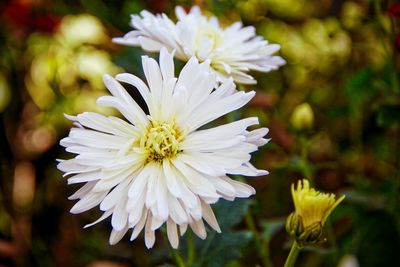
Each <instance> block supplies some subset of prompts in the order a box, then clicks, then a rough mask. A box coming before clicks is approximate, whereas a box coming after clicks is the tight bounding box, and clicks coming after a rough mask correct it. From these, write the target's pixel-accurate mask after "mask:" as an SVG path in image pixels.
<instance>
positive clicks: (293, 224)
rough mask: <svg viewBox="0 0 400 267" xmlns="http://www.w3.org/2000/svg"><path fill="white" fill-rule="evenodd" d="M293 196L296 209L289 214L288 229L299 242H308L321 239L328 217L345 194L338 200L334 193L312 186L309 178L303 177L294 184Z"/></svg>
mask: <svg viewBox="0 0 400 267" xmlns="http://www.w3.org/2000/svg"><path fill="white" fill-rule="evenodd" d="M292 197H293V203H294V207H295V211H294V213H292V214H291V215H290V216H289V218H288V220H287V223H286V229H287V230H288V232H289V233H290V234H291V235H294V236H295V237H296V239H297V241H298V242H299V244H307V243H314V242H319V241H321V237H322V227H323V226H324V224H325V221H326V219H327V218H328V216H329V214H331V212H332V211H333V209H334V208H336V206H337V205H339V203H340V202H342V200H343V199H344V197H345V196H344V195H343V196H341V197H340V198H339V199H337V200H336V199H335V195H334V194H327V193H322V192H319V191H317V190H315V189H314V188H310V183H309V182H308V180H306V179H303V180H299V181H298V182H297V188H295V186H294V184H292Z"/></svg>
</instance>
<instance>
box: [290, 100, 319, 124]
mask: <svg viewBox="0 0 400 267" xmlns="http://www.w3.org/2000/svg"><path fill="white" fill-rule="evenodd" d="M290 121H291V123H292V126H293V127H294V128H295V129H296V130H304V129H308V128H311V127H312V126H313V123H314V112H313V110H312V108H311V106H310V105H309V104H308V103H303V104H300V105H298V106H297V107H296V108H295V109H294V111H293V113H292V117H291V119H290Z"/></svg>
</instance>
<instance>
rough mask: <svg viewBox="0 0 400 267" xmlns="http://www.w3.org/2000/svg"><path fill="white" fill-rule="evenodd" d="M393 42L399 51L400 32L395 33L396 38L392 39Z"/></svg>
mask: <svg viewBox="0 0 400 267" xmlns="http://www.w3.org/2000/svg"><path fill="white" fill-rule="evenodd" d="M394 44H395V46H396V48H397V51H400V33H398V34H397V35H396V39H395V41H394Z"/></svg>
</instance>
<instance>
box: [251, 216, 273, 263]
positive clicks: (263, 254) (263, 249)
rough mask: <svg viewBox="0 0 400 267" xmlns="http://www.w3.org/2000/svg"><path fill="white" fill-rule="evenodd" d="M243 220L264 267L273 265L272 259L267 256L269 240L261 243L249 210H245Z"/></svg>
mask: <svg viewBox="0 0 400 267" xmlns="http://www.w3.org/2000/svg"><path fill="white" fill-rule="evenodd" d="M245 220H246V224H247V227H248V228H249V229H250V230H251V232H252V233H253V236H254V242H255V245H256V248H257V251H258V252H259V256H260V258H261V261H262V263H263V265H264V267H273V264H272V261H271V259H270V256H269V242H266V244H263V242H262V240H261V238H260V233H259V232H258V231H257V228H256V225H255V222H254V219H253V216H252V215H251V213H250V212H247V214H246V217H245Z"/></svg>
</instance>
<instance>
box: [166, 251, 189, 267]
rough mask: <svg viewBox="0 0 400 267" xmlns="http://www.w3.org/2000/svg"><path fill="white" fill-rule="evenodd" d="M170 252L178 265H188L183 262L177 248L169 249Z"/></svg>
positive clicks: (179, 266) (182, 266)
mask: <svg viewBox="0 0 400 267" xmlns="http://www.w3.org/2000/svg"><path fill="white" fill-rule="evenodd" d="M170 252H171V254H172V257H173V258H174V261H175V263H176V265H177V266H178V267H187V266H188V265H187V264H186V263H185V261H184V260H183V259H182V256H181V255H180V253H179V252H178V251H177V250H175V249H171V250H170Z"/></svg>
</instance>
